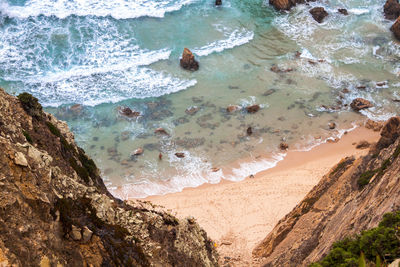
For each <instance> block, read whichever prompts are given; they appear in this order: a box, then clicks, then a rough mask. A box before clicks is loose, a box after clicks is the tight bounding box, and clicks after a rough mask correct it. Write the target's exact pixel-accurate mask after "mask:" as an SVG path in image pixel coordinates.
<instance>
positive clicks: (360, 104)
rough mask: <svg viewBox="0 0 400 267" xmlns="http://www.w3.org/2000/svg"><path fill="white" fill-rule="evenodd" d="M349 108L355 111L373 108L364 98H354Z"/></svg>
mask: <svg viewBox="0 0 400 267" xmlns="http://www.w3.org/2000/svg"><path fill="white" fill-rule="evenodd" d="M350 107H351V108H352V109H353V110H355V111H359V110H362V109H366V108H370V107H373V105H372V103H371V102H369V101H368V100H366V99H364V98H356V99H354V100H353V101H352V102H351V104H350Z"/></svg>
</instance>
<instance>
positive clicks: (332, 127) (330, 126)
mask: <svg viewBox="0 0 400 267" xmlns="http://www.w3.org/2000/svg"><path fill="white" fill-rule="evenodd" d="M328 127H329V129H331V130H333V129H335V128H336V123H334V122H330V123H329V124H328Z"/></svg>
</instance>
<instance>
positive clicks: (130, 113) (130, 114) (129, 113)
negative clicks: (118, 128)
mask: <svg viewBox="0 0 400 267" xmlns="http://www.w3.org/2000/svg"><path fill="white" fill-rule="evenodd" d="M119 113H120V114H121V115H124V116H126V117H129V118H133V117H139V116H140V112H138V111H133V110H132V109H130V108H128V107H120V108H119Z"/></svg>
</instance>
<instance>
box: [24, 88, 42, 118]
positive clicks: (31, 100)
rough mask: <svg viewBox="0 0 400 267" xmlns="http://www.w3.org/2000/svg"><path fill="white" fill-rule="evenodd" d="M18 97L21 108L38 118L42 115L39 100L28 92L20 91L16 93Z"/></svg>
mask: <svg viewBox="0 0 400 267" xmlns="http://www.w3.org/2000/svg"><path fill="white" fill-rule="evenodd" d="M18 99H19V101H20V103H21V105H22V108H23V109H24V110H25V111H26V113H28V114H29V115H31V116H32V117H34V118H36V119H40V118H41V116H42V113H43V111H42V105H40V103H39V100H38V99H37V98H36V97H34V96H32V95H31V94H29V93H22V94H19V95H18Z"/></svg>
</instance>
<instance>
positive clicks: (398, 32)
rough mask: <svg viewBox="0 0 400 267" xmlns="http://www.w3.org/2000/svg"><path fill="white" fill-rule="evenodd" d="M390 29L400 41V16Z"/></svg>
mask: <svg viewBox="0 0 400 267" xmlns="http://www.w3.org/2000/svg"><path fill="white" fill-rule="evenodd" d="M390 30H391V31H392V32H393V34H394V36H395V37H396V38H397V40H399V41H400V17H398V18H397V19H396V21H395V23H394V24H393V25H392V27H390Z"/></svg>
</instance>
